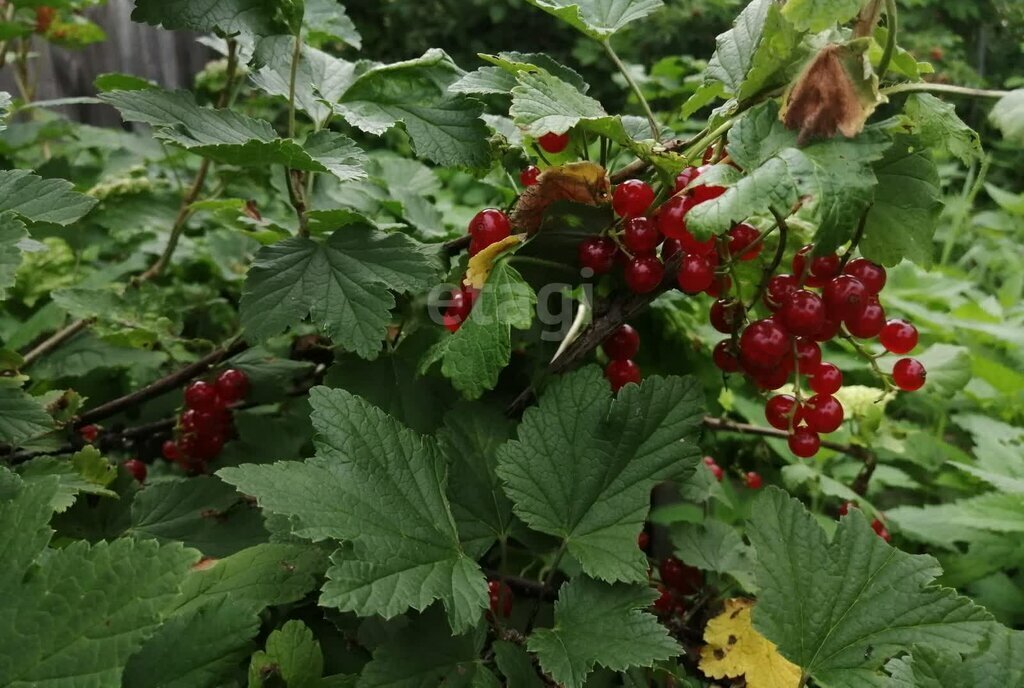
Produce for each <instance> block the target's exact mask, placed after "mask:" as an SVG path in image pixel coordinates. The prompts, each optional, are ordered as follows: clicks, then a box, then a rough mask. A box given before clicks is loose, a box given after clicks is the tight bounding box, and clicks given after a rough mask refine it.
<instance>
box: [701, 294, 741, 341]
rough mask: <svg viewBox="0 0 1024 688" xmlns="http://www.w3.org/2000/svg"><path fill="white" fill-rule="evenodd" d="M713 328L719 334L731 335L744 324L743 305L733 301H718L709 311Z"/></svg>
mask: <svg viewBox="0 0 1024 688" xmlns="http://www.w3.org/2000/svg"><path fill="white" fill-rule="evenodd" d="M709 314H710V316H711V326H712V327H714V328H715V329H716V330H718V331H719V332H722V333H725V334H730V333H731V332H732V331H733V330H734V329H735V328H736V326H738V325H739V324H740V323H742V322H743V304H741V303H739V302H737V301H733V300H732V299H718V300H717V301H715V302H714V303H713V304H711V310H710V311H709Z"/></svg>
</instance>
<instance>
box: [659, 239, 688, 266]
mask: <svg viewBox="0 0 1024 688" xmlns="http://www.w3.org/2000/svg"><path fill="white" fill-rule="evenodd" d="M682 250H683V244H682V242H680V241H679V239H665V241H664V242H663V243H662V244H661V262H663V263H667V262H669V261H670V260H672V257H673V256H676V255H678V254H679V253H681V252H682Z"/></svg>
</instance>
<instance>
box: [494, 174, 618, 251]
mask: <svg viewBox="0 0 1024 688" xmlns="http://www.w3.org/2000/svg"><path fill="white" fill-rule="evenodd" d="M610 198H611V182H610V181H609V180H608V174H607V173H606V172H605V169H604V168H603V167H601V166H600V165H598V164H597V163H594V162H573V163H569V164H568V165H561V166H559V167H551V168H548V169H546V170H544V171H543V172H542V173H541V175H540V176H539V177H537V183H536V184H533V185H531V186H528V187H526V190H525V191H523V195H522V196H520V197H519V202H518V203H516V207H515V209H514V210H513V211H512V217H511V218H510V219H511V220H512V227H514V228H515V229H516V231H519V232H526V233H527V234H533V233H534V232H536V231H537V230H538V229H540V225H541V223H542V222H543V221H544V212H545V211H546V210H547V209H548V206H550V205H551V204H552V203H554V202H555V201H575V202H576V203H583V204H584V205H602V204H604V203H607V202H608V200H609V199H610Z"/></svg>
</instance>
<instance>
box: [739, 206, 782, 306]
mask: <svg viewBox="0 0 1024 688" xmlns="http://www.w3.org/2000/svg"><path fill="white" fill-rule="evenodd" d="M768 210H770V211H771V214H772V215H773V216H774V217H775V224H776V225H777V226H778V228H779V245H778V246H777V247H776V248H775V255H774V256H772V261H771V262H770V263H768V264H767V265H765V266H764V270H763V271H762V273H761V282H760V284H758V285H757V292H756V293H755V294H754V298H752V299H751V300H750V305H749V306H748V307H747V312H748V313H749V312H750V310H751V309H752V308H753V307H754V306H755V305H756V304H757V302H758V301H760V300H761V297H762V296H764V293H765V292H766V291H767V290H768V283H769V282H770V281H771V279H772V275H774V274H775V271H776V270H778V268H779V265H781V264H782V259H783V258H784V257H785V255H786V243H787V241H788V240H789V225H788V224H787V223H786V218H785V217H783V216H782V213H780V212H779V211H778V210H776V209H775V208H774V207H772V206H769V207H768Z"/></svg>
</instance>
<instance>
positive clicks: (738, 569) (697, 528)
mask: <svg viewBox="0 0 1024 688" xmlns="http://www.w3.org/2000/svg"><path fill="white" fill-rule="evenodd" d="M671 534H672V544H674V545H675V548H676V550H675V551H676V555H677V556H678V557H679V558H680V559H681V560H683V561H685V562H686V563H687V564H689V565H690V566H696V567H697V568H699V569H704V570H705V571H714V572H716V573H724V574H728V575H730V576H732V577H733V578H735V579H736V580H737V581H739V582H740V584H741V585H743V587H744V588H745V589H747V590H755V589H756V588H755V587H753V586H754V568H755V567H754V558H753V550H752V549H751V548H750V547H749V546H748V545H746V544H744V542H743V538H741V537H740V535H739V533H738V532H736V529H735V528H733V527H732V526H730V525H727V524H725V523H723V522H722V521H719V520H716V519H707V520H705V521H703V522H702V523H678V524H676V525H675V526H673V527H672V531H671Z"/></svg>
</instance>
